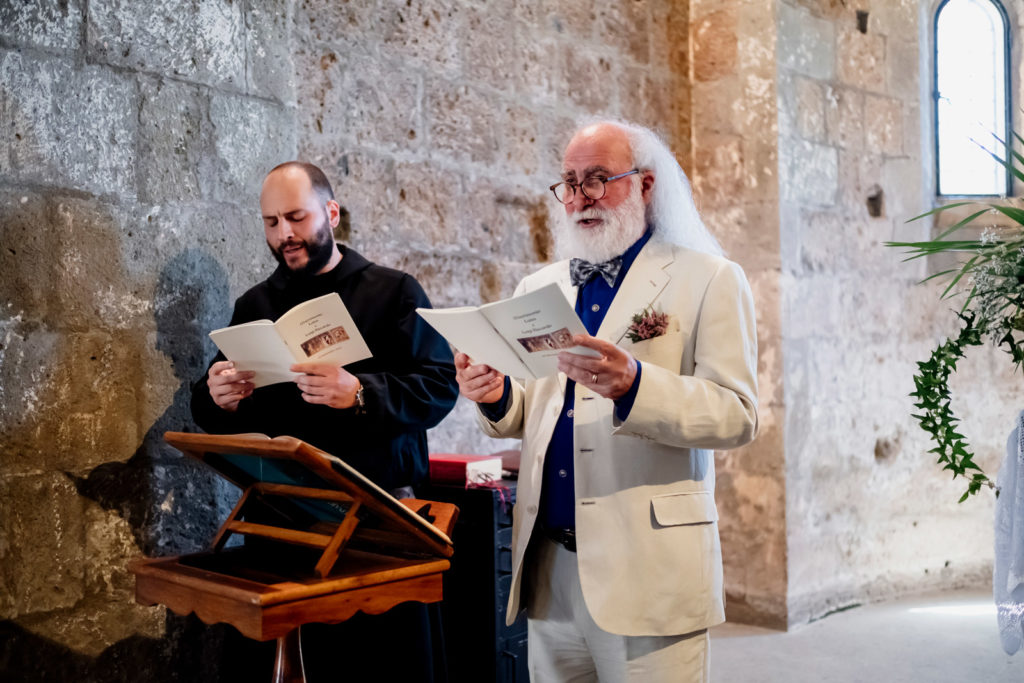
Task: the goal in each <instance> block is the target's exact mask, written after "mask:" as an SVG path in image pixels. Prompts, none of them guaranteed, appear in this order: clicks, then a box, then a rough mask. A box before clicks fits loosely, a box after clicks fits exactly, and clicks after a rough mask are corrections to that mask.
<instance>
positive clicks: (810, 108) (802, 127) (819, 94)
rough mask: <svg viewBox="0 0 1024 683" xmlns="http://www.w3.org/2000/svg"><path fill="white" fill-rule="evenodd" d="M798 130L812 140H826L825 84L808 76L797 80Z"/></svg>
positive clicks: (804, 136) (806, 138)
mask: <svg viewBox="0 0 1024 683" xmlns="http://www.w3.org/2000/svg"><path fill="white" fill-rule="evenodd" d="M796 130H797V133H799V135H800V137H802V138H804V139H805V140H810V141H812V142H825V86H824V85H823V84H822V83H819V82H818V81H815V80H811V79H808V78H797V80H796Z"/></svg>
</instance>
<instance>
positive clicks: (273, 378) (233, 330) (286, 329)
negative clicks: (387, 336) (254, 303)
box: [210, 292, 373, 388]
mask: <svg viewBox="0 0 1024 683" xmlns="http://www.w3.org/2000/svg"><path fill="white" fill-rule="evenodd" d="M210 338H211V339H213V342H214V343H215V344H216V345H217V348H219V349H220V350H221V351H222V352H223V353H224V355H225V356H226V357H227V358H228V359H229V360H232V361H234V362H235V367H236V368H238V369H239V370H253V371H255V372H256V376H255V377H253V384H254V385H255V386H256V387H257V388H259V387H262V386H266V385H268V384H277V383H278V382H291V381H293V380H294V379H295V376H296V374H297V373H294V372H291V371H289V370H288V368H289V367H291V366H292V365H293V364H294V363H305V362H317V363H334V364H336V365H348V364H349V363H354V362H356V361H357V360H363V359H364V358H369V357H371V356H372V355H373V354H372V353H370V348H369V347H368V346H367V345H366V342H365V341H363V336H362V335H361V334H359V330H358V329H357V328H356V325H355V323H354V322H353V321H352V316H351V315H349V312H348V309H347V308H345V304H344V303H342V301H341V297H340V296H338V295H337V293H334V292H332V293H331V294H325V295H323V296H320V297H317V298H315V299H310V300H309V301H304V302H303V303H301V304H299V305H298V306H295V307H294V308H292V309H291V310H289V311H288V312H287V313H285V314H284V315H282V316H281V317H280V318H278V319H277V322H271V321H270V320H254V321H252V322H248V323H242V324H241V325H232V326H231V327H224V328H222V329H219V330H214V331H213V332H211V333H210Z"/></svg>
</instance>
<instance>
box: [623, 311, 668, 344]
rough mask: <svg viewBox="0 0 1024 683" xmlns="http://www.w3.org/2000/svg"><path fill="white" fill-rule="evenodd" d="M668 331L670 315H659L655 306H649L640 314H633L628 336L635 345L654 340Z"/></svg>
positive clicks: (627, 331)
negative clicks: (646, 340)
mask: <svg viewBox="0 0 1024 683" xmlns="http://www.w3.org/2000/svg"><path fill="white" fill-rule="evenodd" d="M667 330H668V313H657V312H655V310H654V307H653V306H648V307H646V308H644V310H642V311H640V312H639V313H634V314H633V322H632V323H631V324H630V326H629V329H628V330H626V336H627V337H629V341H631V342H633V343H634V344H635V343H637V342H639V341H643V340H645V339H654V338H655V337H660V336H661V335H663V334H665V332H666V331H667Z"/></svg>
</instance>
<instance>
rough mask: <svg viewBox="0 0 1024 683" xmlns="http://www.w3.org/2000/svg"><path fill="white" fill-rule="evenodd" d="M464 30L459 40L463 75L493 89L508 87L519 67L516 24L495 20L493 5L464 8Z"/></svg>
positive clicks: (517, 29) (519, 57)
mask: <svg viewBox="0 0 1024 683" xmlns="http://www.w3.org/2000/svg"><path fill="white" fill-rule="evenodd" d="M464 30H465V36H464V37H463V38H462V40H461V41H460V42H461V43H462V45H461V49H462V65H463V67H462V70H463V73H464V75H465V76H466V78H468V79H471V80H473V81H474V82H476V83H482V84H486V85H488V86H491V87H495V88H505V87H507V86H508V84H509V83H511V82H512V81H513V79H514V78H515V77H516V76H517V72H518V71H519V69H520V62H521V55H520V53H519V50H518V45H517V43H518V42H519V41H518V40H517V38H518V34H519V27H518V26H517V25H516V24H515V23H514V22H510V21H507V20H506V21H501V22H498V21H495V15H494V8H488V7H467V8H466V9H465V27H464ZM524 42H530V41H529V40H526V41H524Z"/></svg>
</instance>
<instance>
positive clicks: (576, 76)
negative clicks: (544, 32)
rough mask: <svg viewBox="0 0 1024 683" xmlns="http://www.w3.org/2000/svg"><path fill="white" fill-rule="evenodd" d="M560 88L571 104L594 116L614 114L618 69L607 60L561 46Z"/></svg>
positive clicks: (571, 46) (597, 55)
mask: <svg viewBox="0 0 1024 683" xmlns="http://www.w3.org/2000/svg"><path fill="white" fill-rule="evenodd" d="M562 54H563V59H564V63H565V72H564V74H563V76H562V77H563V84H562V86H561V87H560V88H559V90H560V91H561V92H563V93H564V94H565V95H567V96H568V98H569V99H570V100H572V102H573V103H574V104H576V105H577V106H579V107H582V108H583V109H584V110H586V111H587V112H588V113H591V114H594V115H598V116H600V115H602V114H610V113H612V112H613V111H614V107H615V102H614V101H613V98H614V94H615V82H616V80H617V78H618V75H619V69H618V68H617V66H616V64H615V63H614V62H613V61H612V60H611V59H610V58H609V57H605V56H602V55H599V54H594V53H589V52H586V51H583V50H580V49H579V48H578V47H576V46H575V45H564V46H563V47H562Z"/></svg>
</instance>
